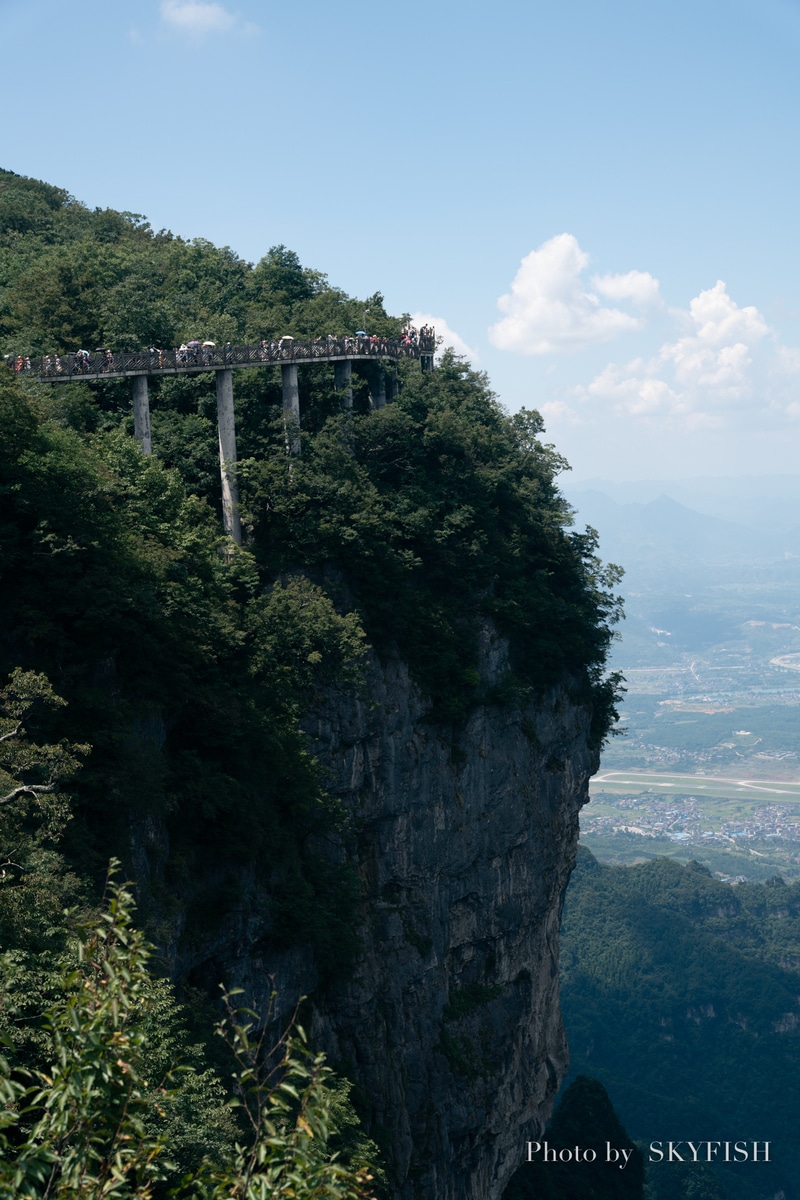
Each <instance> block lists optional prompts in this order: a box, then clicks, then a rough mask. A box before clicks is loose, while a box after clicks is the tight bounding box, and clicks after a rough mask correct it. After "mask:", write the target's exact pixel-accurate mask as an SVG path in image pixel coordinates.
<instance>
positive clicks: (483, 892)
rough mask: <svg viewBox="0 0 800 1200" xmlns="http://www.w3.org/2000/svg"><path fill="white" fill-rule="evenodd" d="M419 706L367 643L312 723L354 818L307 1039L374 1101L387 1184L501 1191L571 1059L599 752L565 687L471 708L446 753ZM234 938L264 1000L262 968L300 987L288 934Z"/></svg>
mask: <svg viewBox="0 0 800 1200" xmlns="http://www.w3.org/2000/svg"><path fill="white" fill-rule="evenodd" d="M482 659H483V662H482V674H483V675H484V677H485V678H486V680H487V682H489V683H491V682H493V681H495V680H496V679H498V678H499V677H500V676H502V674H503V673H504V671H505V669H506V667H507V647H506V645H505V644H504V643H503V641H502V640H501V639H498V638H493V637H492V636H491V635H490V634H489V633H487V634H486V635H485V636H484V639H483V654H482ZM424 713H425V703H424V698H423V697H422V696H421V695H420V694H419V692H418V691H417V689H416V688H415V686H414V685H413V683H412V682H411V680H410V679H409V676H408V671H407V669H406V667H405V665H404V664H403V663H402V662H400V661H398V660H395V661H390V662H388V663H384V664H381V663H379V662H378V661H377V659H372V660H371V662H370V665H369V669H368V678H367V688H366V689H365V695H363V696H362V697H361V698H353V697H349V696H346V695H342V694H338V695H336V696H330V697H328V698H327V699H326V700H325V701H324V702H323V703H322V705H321V706H320V707H319V708H318V709H317V711H316V712H315V713H314V715H313V717H309V719H308V720H307V722H306V728H307V732H308V733H309V735H310V737H311V740H312V743H313V745H314V749H315V752H316V753H317V755H318V757H319V758H320V760H321V761H322V762H323V764H324V765H325V766H326V768H327V770H328V773H329V788H330V790H331V791H332V792H334V793H335V794H337V795H338V796H340V797H341V798H342V800H343V801H344V803H345V804H346V805H347V807H348V809H349V810H350V812H351V813H352V815H353V818H354V824H355V827H356V830H357V843H358V866H359V873H360V877H361V889H362V905H361V912H362V917H363V926H362V929H361V931H360V932H361V942H362V953H361V954H360V956H359V958H358V960H357V962H356V964H355V967H354V969H353V970H352V971H351V972H349V973H348V975H347V978H346V979H345V981H344V982H341V983H339V984H337V985H336V986H335V988H333V989H332V990H328V991H327V993H326V994H325V995H324V996H323V997H322V998H321V999H318V1000H317V1001H316V1003H315V1006H314V1009H313V1020H312V1024H311V1029H310V1033H311V1041H312V1044H313V1045H314V1046H315V1047H316V1048H321V1049H324V1050H325V1051H326V1053H327V1055H328V1059H329V1061H330V1062H331V1063H332V1064H333V1065H334V1066H335V1067H338V1068H339V1069H341V1070H343V1071H344V1072H345V1073H346V1074H347V1075H348V1076H349V1077H350V1078H351V1079H353V1080H354V1081H355V1083H356V1084H357V1085H358V1088H359V1093H360V1096H361V1098H362V1099H366V1100H367V1102H368V1103H369V1104H371V1106H372V1107H371V1121H370V1122H369V1126H370V1130H371V1133H372V1136H373V1137H376V1140H378V1141H379V1142H380V1144H381V1145H382V1147H383V1148H384V1150H385V1152H386V1155H387V1166H388V1169H389V1174H390V1179H391V1183H392V1195H393V1197H396V1198H397V1200H499V1198H500V1197H501V1195H502V1192H503V1190H504V1188H505V1185H506V1183H507V1182H508V1180H509V1178H510V1176H511V1174H512V1173H513V1171H514V1170H515V1169H516V1167H517V1166H519V1164H520V1163H521V1162H522V1160H523V1156H524V1154H525V1142H526V1140H527V1139H529V1138H535V1137H536V1135H537V1134H539V1133H540V1132H541V1131H542V1129H543V1127H544V1123H545V1122H546V1120H547V1119H548V1117H549V1115H550V1110H551V1106H552V1101H553V1097H554V1095H555V1092H556V1090H557V1088H558V1085H559V1082H560V1080H561V1078H562V1076H563V1074H564V1073H565V1071H566V1067H567V1048H566V1042H565V1037H564V1031H563V1027H562V1024H561V1014H560V1009H559V1002H558V973H557V968H558V934H559V926H560V918H561V906H562V900H563V896H564V891H565V889H566V886H567V882H568V879H569V875H570V871H571V870H572V866H573V863H574V859H575V852H576V843H577V835H578V811H579V809H580V807H581V805H582V804H584V803H585V802H586V800H587V782H588V779H589V776H590V774H591V773H592V772H593V771H594V770H596V767H597V762H596V756H595V753H594V752H593V751H592V750H591V749H590V748H589V746H588V743H587V737H588V726H589V719H588V714H587V712H586V710H585V709H584V708H581V707H577V706H576V705H575V704H574V703H572V702H571V701H570V700H569V698H568V694H567V689H566V688H563V689H556V690H553V691H551V692H550V693H549V694H547V695H546V696H545V697H543V698H542V699H541V701H540V702H539V703H538V705H537V706H535V707H531V708H530V709H527V710H525V711H520V710H517V711H514V710H511V709H508V708H501V707H485V708H480V709H478V710H477V711H476V712H475V713H474V714H473V715H472V717H471V719H470V721H469V723H468V726H467V728H466V730H465V732H464V734H463V735H462V737H461V738H460V740H459V745H458V750H457V752H456V753H454V751H453V747H452V745H450V744H448V743H446V742H445V741H443V740H442V736H441V732H440V731H438V730H437V729H436V728H435V727H433V726H431V725H429V724H428V723H427V722H426V720H425V716H424ZM242 934H245V931H244V930H241V931H240V936H241V935H242ZM226 940H227V939H226ZM247 940H248V939H247V936H246V934H245V936H244V937H243V938H242V939H241V940H240V941H239V946H238V950H237V951H235V952H234V954H233V956H232V957H228V961H227V967H228V969H227V972H226V975H227V978H229V979H231V978H233V979H235V980H236V982H237V983H238V984H239V985H240V986H244V988H245V990H246V992H247V993H249V994H250V995H252V996H253V997H254V998H255V1003H256V1006H257V1007H258V1006H259V1004H261V1010H262V1011H264V1006H265V1003H266V999H265V997H266V995H267V993H268V990H269V978H268V977H269V976H272V977H274V981H275V987H276V990H277V992H278V994H279V996H282V997H286V998H292V997H296V996H298V995H300V994H302V993H308V992H310V991H312V990H313V987H314V984H315V978H314V975H313V967H312V964H311V963H310V961H309V960H308V959H307V958H306V956H305V955H303V953H302V952H300V951H296V952H293V953H290V954H287V955H285V956H281V957H280V958H278V959H272V960H269V961H267V960H264V959H262V958H260V957H259V956H258V955H257V954H256V955H254V954H253V953H249V954H248V952H247V950H246V942H247ZM251 944H252V943H251ZM228 947H229V948H230V947H231V941H230V940H228ZM223 953H224V952H223ZM259 992H260V993H261V995H260V997H259Z"/></svg>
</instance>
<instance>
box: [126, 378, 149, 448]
mask: <svg viewBox="0 0 800 1200" xmlns="http://www.w3.org/2000/svg"><path fill="white" fill-rule="evenodd" d="M131 389H132V391H133V436H134V437H135V438H136V440H137V442H138V443H139V445H140V446H141V448H142V454H152V453H153V441H152V438H151V436H150V397H149V396H148V393H147V376H146V375H134V376H133V378H132V379H131Z"/></svg>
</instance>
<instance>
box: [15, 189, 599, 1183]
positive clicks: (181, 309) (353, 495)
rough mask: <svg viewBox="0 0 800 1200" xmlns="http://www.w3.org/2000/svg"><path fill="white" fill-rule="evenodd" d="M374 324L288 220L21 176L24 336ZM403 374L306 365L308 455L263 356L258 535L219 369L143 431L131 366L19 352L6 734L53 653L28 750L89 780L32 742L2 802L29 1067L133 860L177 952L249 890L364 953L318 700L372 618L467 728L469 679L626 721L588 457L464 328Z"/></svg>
mask: <svg viewBox="0 0 800 1200" xmlns="http://www.w3.org/2000/svg"><path fill="white" fill-rule="evenodd" d="M362 326H363V327H366V328H369V329H370V330H371V331H375V332H377V333H379V334H387V335H391V334H395V333H397V331H398V330H399V328H400V326H401V320H400V318H394V317H391V316H390V315H388V314H387V313H386V312H385V309H384V305H383V301H382V298H381V297H380V295H379V294H377V293H376V294H375V295H374V296H372V297H369V298H368V299H367V300H365V301H360V300H355V299H353V298H351V297H349V296H347V295H345V294H344V293H343V292H341V291H340V290H338V289H336V288H334V287H332V286H331V285H329V283H328V282H327V280H326V279H325V277H324V276H322V275H320V274H319V273H317V272H314V271H311V270H308V269H307V268H304V267H302V265H301V264H300V263H299V261H298V260H297V257H296V256H295V255H294V254H293V253H291V252H290V251H287V250H286V249H285V247H282V246H278V247H274V248H273V249H272V250H271V251H269V253H268V254H267V255H266V256H265V258H264V259H262V261H261V262H260V263H258V264H257V265H256V266H252V265H250V264H248V263H245V262H243V261H241V260H240V259H238V258H237V256H236V255H235V254H233V253H232V252H231V251H230V250H229V249H227V248H224V249H219V248H217V247H214V246H212V245H211V244H210V243H207V242H204V241H194V242H191V243H187V242H185V241H183V240H182V239H180V238H176V237H173V236H172V235H171V234H168V233H166V232H163V231H162V232H161V233H158V234H154V233H153V232H152V231H151V230H150V229H149V227H148V226H147V223H146V222H145V221H144V220H143V219H142V218H140V217H138V216H136V215H132V214H121V213H115V212H111V211H103V212H99V211H98V212H90V211H89V210H87V209H86V208H85V207H84V206H82V205H81V204H79V203H77V202H76V201H75V200H73V199H72V198H71V197H69V196H68V195H67V194H66V193H65V192H63V191H62V190H60V189H58V188H54V187H51V186H49V185H47V184H42V183H38V182H35V181H32V180H27V179H20V178H19V177H17V176H14V175H12V174H10V173H8V172H0V351H1V352H2V353H4V354H12V353H13V354H19V353H22V354H25V353H35V352H39V351H45V352H50V351H55V350H68V349H77V348H78V347H79V346H81V345H88V346H91V347H92V348H94V347H95V346H100V345H110V346H112V347H113V348H115V349H121V348H125V347H132V348H138V347H140V346H142V345H148V344H157V345H166V346H169V345H174V344H177V343H178V342H179V341H181V340H188V339H189V338H190V337H193V336H200V337H211V338H212V339H213V340H215V341H218V342H219V341H225V340H228V339H230V340H232V341H238V340H256V339H258V338H260V337H264V336H266V337H271V336H276V335H280V334H286V333H291V334H295V335H303V334H309V333H312V334H317V333H321V332H324V333H328V332H331V333H335V334H338V333H347V332H352V331H353V330H354V328H355V327H362ZM400 370H401V378H400V379H399V385H400V391H399V395H398V396H397V398H396V399H395V400H394V401H393V402H392V403H391V404H390V405H388V406H387V407H386V408H385V409H383V410H381V411H378V412H374V413H369V412H368V403H367V395H368V390H369V386H370V379H369V374H368V372H367V373H366V374H364V375H363V376H362V377H360V378H356V377H354V382H355V404H354V410H353V412H352V413H349V414H343V413H342V412H341V411H340V408H339V397H338V396H337V395H336V393H335V392H334V390H333V387H332V379H331V378H330V372H329V371H328V370H327V368H324V367H308V368H307V369H304V370H302V371H301V381H300V382H301V408H302V413H303V418H302V425H303V430H302V437H303V453H302V457H300V458H292V459H291V460H289V459H287V456H286V452H285V442H284V435H283V429H282V424H281V419H280V413H281V408H280V384H279V381H278V378H277V375H276V374H275V372H274V371H271V370H252V371H244V372H238V373H237V376H236V386H235V391H236V404H237V412H236V418H237V437H238V443H239V457H240V460H241V461H240V465H239V483H240V490H241V495H242V504H243V516H244V525H245V530H246V536H245V545H244V548H243V549H241V550H239V549H236V548H233V547H231V546H230V545H229V544H228V543H226V541H225V539H224V538H223V537H222V534H221V529H220V521H219V484H218V480H219V476H218V459H217V449H216V431H215V421H214V408H215V403H214V394H213V385H212V380H211V377H210V376H204V375H202V374H201V375H196V376H193V377H191V378H184V379H163V380H160V381H157V382H154V385H153V387H152V390H151V403H152V409H153V439H154V451H155V453H154V456H153V457H152V458H146V457H144V456H143V455H142V454H141V453H140V452H139V449H138V447H137V445H136V444H135V442H134V441H133V439H132V437H131V430H132V422H131V415H130V397H129V393H128V387H127V383H126V382H125V381H106V382H102V383H101V382H85V383H76V384H71V385H69V386H54V387H48V386H46V385H36V384H34V383H30V382H26V381H25V380H24V379H23V378H20V377H15V376H14V374H13V373H12V372H11V371H6V370H2V371H1V372H0V427H2V429H3V433H4V436H3V439H2V442H0V551H1V553H0V573H2V592H1V593H0V594H1V595H2V622H0V681H2V680H9V683H8V685H7V686H6V690H5V694H4V701H5V709H4V713H5V721H6V724H5V726H4V731H5V732H7V733H10V732H11V731H12V727H13V725H14V723H15V721H16V718H15V716H14V711H15V710H14V705H15V704H17V703H18V699H19V696H18V691H19V687H20V686H21V682H22V683H24V681H26V680H27V681H28V685H30V686H33V685H32V684H31V681H32V680H34V679H38V680H40V681H41V683H40V685H39V686H40V687H41V689H42V691H41V695H40V696H39V697H38V700H36V703H33V704H32V705H31V706H30V707H29V708H28V709H26V714H25V715H26V719H25V723H24V730H22V731H21V733H20V734H19V735H17V734H14V737H12V738H10V739H9V745H10V743H11V742H13V743H14V745H15V746H16V748H17V750H18V751H20V748H21V747H22V746H23V741H21V740H20V737H23V736H24V741H25V744H28V743H30V744H31V745H33V744H35V745H37V746H39V747H40V748H43V747H45V748H46V747H50V748H51V750H52V753H53V754H54V755H55V754H56V752H57V751H56V749H55V748H58V747H60V748H61V749H60V751H58V753H61V754H62V756H63V762H61V763H60V765H59V767H58V770H59V772H60V776H61V777H62V778H63V787H64V789H65V790H64V793H58V794H59V797H60V798H59V800H58V802H57V803H56V802H55V800H51V799H50V796H51V793H50V792H49V791H48V792H44V791H39V792H37V791H36V790H35V789H36V787H38V786H46V780H47V775H46V771H47V763H46V761H45V760H44V759H43V760H42V761H41V762H36V761H34V760H33V759H30V760H26V761H23V759H24V755H23V759H20V760H19V761H16V762H11V761H10V760H9V761H8V763H7V772H6V773H7V775H8V778H9V779H13V778H16V777H17V776H15V775H14V772H17V775H18V776H19V777H20V778H21V780H22V782H23V783H24V784H26V785H28V786H27V788H26V790H25V791H24V792H21V793H20V795H19V797H18V801H19V802H18V803H17V802H14V803H11V802H9V804H7V805H5V806H0V851H1V852H2V856H3V858H4V859H5V860H7V861H5V864H4V866H3V871H2V875H1V876H0V928H2V931H3V934H4V938H5V940H4V949H7V950H9V951H10V952H11V957H10V958H6V960H5V966H6V967H7V969H8V970H7V974H6V975H5V977H4V984H3V986H4V989H5V1008H4V1012H5V1014H6V1021H7V1033H8V1036H9V1037H10V1039H11V1042H12V1052H11V1056H12V1061H13V1063H14V1064H15V1066H16V1068H19V1069H21V1068H22V1067H27V1068H30V1069H35V1070H38V1071H46V1070H47V1069H48V1067H47V1061H46V1058H47V1053H48V1046H50V1047H52V1042H48V1037H49V1036H50V1035H49V1034H47V1032H46V1025H45V1024H44V1023H43V1021H42V1017H41V1013H40V1012H34V1011H33V1010H32V1009H31V1007H30V1005H29V1004H28V1006H27V1007H26V997H30V995H31V994H33V993H36V994H39V995H41V996H44V997H45V999H46V998H47V996H51V997H52V996H54V995H55V994H56V993H57V991H58V989H59V987H60V986H61V984H60V983H59V980H61V979H62V978H63V975H62V974H60V972H63V966H62V960H63V956H64V954H66V953H68V950H69V945H70V944H71V942H73V941H74V938H75V937H76V936H77V933H76V920H75V919H73V918H64V916H63V910H64V909H65V908H72V909H74V908H76V907H77V908H78V909H81V910H86V911H88V912H90V913H91V912H94V913H95V919H99V918H97V915H96V914H97V912H98V909H97V905H98V902H99V901H98V897H99V892H100V888H101V885H102V880H103V878H104V875H105V865H106V863H107V861H108V859H109V857H110V856H114V855H116V856H119V857H120V858H122V859H123V861H125V862H126V864H127V867H128V869H129V870H133V869H134V863H135V871H134V873H135V874H136V876H137V883H138V884H139V886H140V895H139V899H140V912H141V914H142V918H143V920H144V922H145V923H146V926H147V929H148V931H149V933H150V936H151V937H152V938H153V940H155V941H156V942H157V943H159V944H160V945H162V946H163V947H169V948H170V950H169V953H170V955H171V957H170V958H169V959H168V962H167V964H166V965H167V966H168V967H174V965H175V962H176V961H177V958H178V956H179V955H178V952H177V951H176V939H177V938H178V936H180V939H181V953H183V952H185V951H186V950H187V948H188V949H192V947H194V948H195V949H197V947H198V946H200V945H201V944H206V943H207V941H208V939H209V938H210V937H211V936H212V935H213V933H214V930H215V928H217V927H219V925H220V924H221V923H222V922H224V921H225V920H226V919H227V918H228V916H229V914H230V913H231V912H232V911H233V910H235V911H236V913H237V919H240V920H243V921H248V920H251V919H252V921H253V922H255V924H257V925H258V927H259V928H260V929H261V930H262V937H263V940H264V945H265V946H266V947H268V948H270V949H271V950H276V949H279V948H281V947H283V946H286V945H288V944H290V943H298V942H302V943H303V944H304V945H306V946H310V947H311V948H312V949H313V950H314V952H315V956H316V961H317V964H318V966H319V969H320V975H321V978H322V980H323V981H324V980H325V979H326V978H330V977H331V976H332V975H334V974H335V973H336V972H337V971H341V970H344V969H346V968H347V964H348V961H349V957H350V955H351V954H352V951H353V948H354V945H355V942H354V932H353V931H354V927H355V924H356V922H355V919H354V914H355V904H356V900H357V886H356V879H355V874H354V872H353V870H352V868H351V867H350V866H349V865H348V864H347V863H346V862H345V861H344V856H343V855H342V854H341V853H339V852H338V851H337V852H336V853H334V854H331V853H330V852H329V849H327V847H329V846H330V845H332V844H333V845H335V846H337V847H343V848H344V849H345V851H346V850H347V848H348V846H349V839H350V836H351V835H350V830H349V825H348V815H347V814H346V813H345V812H343V811H342V810H341V808H340V806H339V805H338V804H337V803H336V802H335V801H334V800H333V799H332V798H331V797H330V796H329V795H328V794H327V793H326V791H325V787H324V782H325V781H324V779H323V778H322V777H321V773H320V770H319V767H318V765H317V763H316V762H315V761H314V759H313V758H312V757H311V755H310V754H309V752H308V748H307V744H306V741H305V739H304V737H303V735H302V733H301V730H300V724H299V718H300V716H301V715H302V714H303V713H305V712H308V711H309V710H310V709H312V708H313V704H314V698H315V696H316V695H317V694H318V693H320V692H321V691H323V690H329V689H330V688H332V687H346V688H359V687H360V686H361V677H362V670H363V662H364V655H365V652H366V647H367V646H368V645H371V646H372V647H374V649H375V650H376V652H377V653H378V654H379V655H388V654H394V653H398V654H400V655H401V656H402V657H403V658H405V660H406V661H407V662H408V664H409V666H410V669H411V672H412V675H413V677H414V678H415V680H416V682H417V684H418V685H419V687H420V689H421V692H422V693H423V694H424V695H426V696H427V697H429V701H430V705H429V715H430V720H431V722H432V724H433V725H434V726H438V731H439V734H440V736H442V737H443V738H445V739H447V740H449V741H451V742H452V743H453V744H454V745H455V744H456V743H457V740H458V736H459V732H460V730H461V729H462V728H463V724H464V722H465V720H466V718H467V717H468V714H469V712H470V711H471V709H472V708H474V706H476V705H479V704H483V703H487V702H496V703H512V702H513V703H521V702H523V701H526V700H528V699H533V698H535V697H536V696H537V695H539V694H541V693H542V692H543V691H544V690H545V689H546V688H547V687H549V686H550V685H553V684H564V683H566V684H567V686H568V687H569V689H570V692H571V694H572V696H573V698H574V700H575V701H576V702H577V703H579V704H582V705H585V707H586V711H587V715H588V716H589V717H590V719H591V723H592V736H593V737H594V739H595V742H596V743H597V744H599V743H600V742H601V741H602V739H603V738H604V737H605V736H606V734H607V733H608V731H609V728H610V725H611V723H612V721H613V716H614V700H615V694H616V688H617V681H616V680H614V679H613V678H611V679H609V678H606V676H605V674H604V662H605V657H606V652H607V649H608V645H609V641H610V639H611V637H612V626H613V624H614V621H615V620H616V619H617V617H618V615H619V602H618V600H617V598H616V597H615V595H614V591H613V588H614V584H615V581H616V577H615V573H614V571H613V570H607V569H604V568H603V567H602V566H601V565H600V563H599V562H598V560H597V558H596V555H595V542H594V538H593V536H592V535H591V534H577V533H574V532H571V531H570V529H569V524H570V514H569V510H568V508H567V506H566V505H565V504H564V502H563V500H562V498H561V496H560V495H559V492H558V490H557V486H556V478H557V475H558V472H559V471H560V470H562V469H563V467H564V466H565V464H564V463H563V462H562V460H561V459H560V458H559V456H558V455H557V454H556V453H555V451H554V450H553V449H552V447H549V446H547V445H546V444H544V443H543V442H542V441H541V437H540V435H541V433H542V426H541V421H540V420H539V418H538V415H537V414H535V413H525V412H523V413H521V414H518V415H516V416H514V417H509V416H508V415H507V414H506V413H504V411H503V410H502V408H501V407H500V405H499V404H498V402H497V399H496V398H495V396H494V395H493V394H492V392H491V390H490V388H489V386H488V382H487V380H486V378H485V376H483V375H481V374H480V373H476V372H474V371H472V370H471V369H470V368H469V367H468V366H467V365H466V364H465V363H464V362H461V361H459V360H458V359H456V358H455V357H453V356H452V355H449V354H447V355H444V356H443V358H442V361H441V364H440V366H439V367H438V368H437V370H436V371H435V372H433V373H432V374H429V375H422V374H420V373H419V372H418V370H417V369H416V368H415V367H414V366H413V365H412V364H405V365H404V366H401V368H400ZM487 622H490V623H492V624H493V625H494V626H495V627H496V628H497V629H498V630H499V631H500V632H501V633H503V634H505V635H506V636H507V637H508V638H509V642H510V646H511V670H510V672H509V673H508V675H507V677H506V678H505V679H503V680H501V681H499V683H497V684H496V685H494V687H493V689H491V690H489V689H488V688H487V686H486V684H485V683H484V682H483V681H482V680H481V678H480V675H479V672H478V638H479V634H480V631H481V629H482V628H483V627H484V626H485V625H486V623H487ZM14 672H17V674H14ZM48 681H49V682H48ZM15 689H16V691H15ZM56 693H57V695H58V697H60V698H63V701H64V703H61V701H60V700H59V701H56V700H55V696H56ZM34 699H35V698H34ZM45 757H46V756H45ZM79 764H81V765H80V769H78V766H79ZM67 767H69V768H70V771H67ZM70 772H71V778H69V779H67V775H68V774H70ZM59 786H61V785H59ZM53 796H55V793H53ZM197 957H198V958H200V959H202V954H200V955H198V956H197ZM196 982H198V983H202V984H207V983H208V982H209V981H208V980H207V979H205V978H204V977H199V978H198V979H197V980H196ZM216 982H217V981H216V980H215V981H214V983H216ZM204 1053H205V1052H204ZM212 1090H213V1089H212ZM121 1194H122V1193H121Z"/></svg>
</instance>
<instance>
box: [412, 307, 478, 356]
mask: <svg viewBox="0 0 800 1200" xmlns="http://www.w3.org/2000/svg"><path fill="white" fill-rule="evenodd" d="M411 324H412V325H415V326H416V327H417V329H419V328H420V327H421V326H423V325H432V326H433V328H434V329H435V330H436V340H437V341H438V340H439V338H441V339H442V348H443V349H445V350H446V349H447V348H448V347H452V349H453V350H455V352H456V354H463V356H464V357H465V358H468V359H469V360H470V362H471V363H473V365H474V364H475V363H477V362H478V359H479V358H480V355H479V354H478V351H477V350H473V349H472V347H471V346H468V345H467V343H466V342H465V341H464V339H463V338H462V337H461V335H460V334H458V333H456V331H455V330H454V329H451V328H450V326H449V325H448V324H447V321H445V319H444V317H434V316H433V315H432V314H431V313H422V312H415V313H412V314H411Z"/></svg>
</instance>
